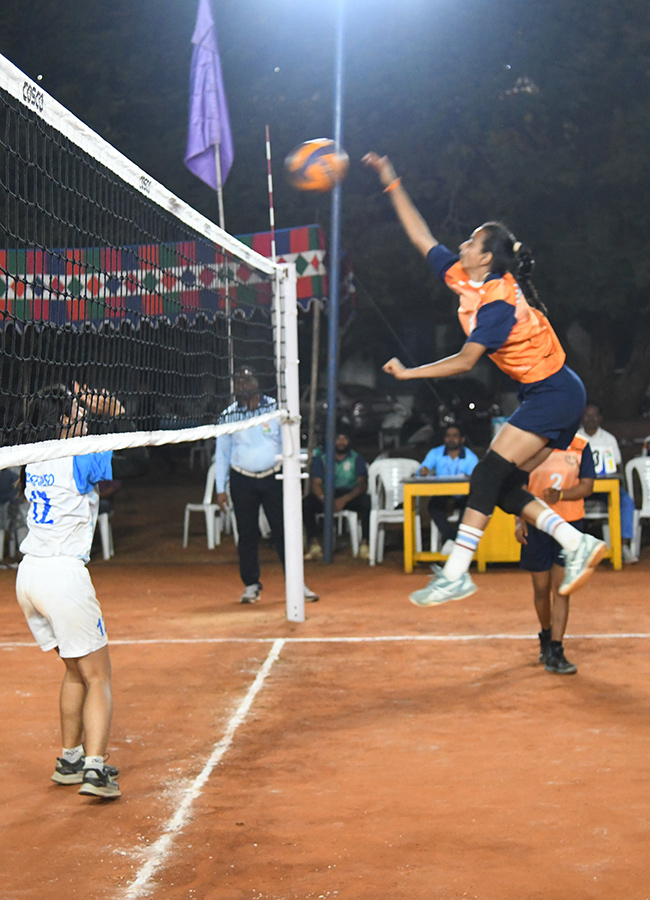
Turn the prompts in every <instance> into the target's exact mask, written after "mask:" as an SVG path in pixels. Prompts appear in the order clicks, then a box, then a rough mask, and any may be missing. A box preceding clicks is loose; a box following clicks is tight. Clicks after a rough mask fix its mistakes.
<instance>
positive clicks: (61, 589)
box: [16, 556, 108, 659]
mask: <svg viewBox="0 0 650 900" xmlns="http://www.w3.org/2000/svg"><path fill="white" fill-rule="evenodd" d="M16 596H17V597H18V603H19V604H20V607H21V609H22V611H23V612H24V614H25V618H26V619H27V624H28V625H29V627H30V630H31V632H32V634H33V635H34V638H35V639H36V643H37V644H38V645H39V647H40V648H41V650H53V649H54V648H55V647H58V648H59V655H60V656H62V657H64V658H66V659H79V658H80V657H82V656H88V654H89V653H94V652H95V650H100V649H101V648H102V647H105V646H106V644H107V643H108V637H107V636H106V628H105V627H104V618H103V616H102V610H101V607H100V605H99V601H98V600H97V597H96V596H95V589H94V587H93V583H92V581H91V580H90V575H89V573H88V569H87V568H86V566H85V565H84V563H83V561H82V560H80V559H72V558H71V557H69V556H48V557H40V556H25V558H24V559H23V560H22V562H21V563H20V565H19V566H18V575H17V578H16Z"/></svg>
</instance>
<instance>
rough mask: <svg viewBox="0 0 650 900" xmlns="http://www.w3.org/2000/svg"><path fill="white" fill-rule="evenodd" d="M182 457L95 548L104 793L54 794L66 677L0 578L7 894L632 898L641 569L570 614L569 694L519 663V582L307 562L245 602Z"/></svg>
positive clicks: (645, 711) (639, 870)
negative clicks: (107, 698)
mask: <svg viewBox="0 0 650 900" xmlns="http://www.w3.org/2000/svg"><path fill="white" fill-rule="evenodd" d="M202 479H203V473H201V472H196V471H194V472H189V471H188V469H187V463H186V461H185V460H184V459H183V458H182V457H180V456H179V461H178V467H177V469H176V471H175V472H174V473H166V472H165V470H164V469H161V467H160V465H158V466H156V467H154V472H153V474H152V475H150V476H148V477H147V478H145V479H141V480H139V481H135V482H132V483H129V484H127V485H125V488H124V490H123V491H122V494H121V495H120V496H119V500H118V503H117V508H116V512H115V516H114V522H113V526H114V536H115V546H116V556H115V558H114V559H113V560H111V561H110V562H104V561H103V560H101V559H98V560H97V561H94V562H92V563H91V573H92V577H93V581H94V583H95V586H96V589H97V593H98V596H99V597H100V600H101V602H102V605H103V608H104V614H105V618H106V622H107V626H108V631H109V636H110V638H111V655H112V659H113V670H114V693H115V707H116V711H115V719H114V725H113V734H112V739H111V743H110V752H111V762H112V763H114V764H115V765H117V766H118V767H119V768H120V771H121V775H120V779H119V780H120V785H121V787H122V791H123V796H122V798H121V799H120V800H116V801H114V802H112V803H110V802H109V803H107V802H104V803H102V802H101V801H96V800H92V799H90V798H82V797H80V796H79V795H78V794H77V792H76V788H75V787H74V786H72V787H59V786H57V785H54V784H53V783H52V782H51V781H50V780H49V778H50V775H51V773H52V771H53V764H54V760H55V757H56V755H57V754H58V752H59V751H60V744H59V732H58V714H57V696H58V686H59V683H60V678H61V676H62V671H63V667H62V665H61V663H60V661H59V660H58V659H57V658H56V656H55V655H54V654H53V653H49V654H44V653H42V652H41V651H40V650H38V648H36V646H35V645H34V644H33V643H32V640H31V636H30V635H29V633H28V631H27V628H26V625H25V624H24V621H23V619H22V615H21V613H20V610H19V609H18V606H17V604H16V602H15V597H14V579H15V573H14V572H12V571H11V570H8V571H2V572H0V626H1V631H0V679H1V683H2V697H3V703H2V730H1V736H0V784H1V785H2V800H3V812H2V832H1V834H0V873H1V874H0V879H1V887H0V896H1V897H2V900H64V898H83V900H120V898H125V900H127V898H139V897H152V898H160V900H181V898H183V900H316V898H319V900H320V898H328V900H329V898H337V900H384V898H390V900H394V898H404V900H406V898H408V900H466V898H469V900H647V898H650V847H649V844H650V840H649V834H650V653H649V651H650V603H649V599H650V557H649V556H648V550H647V549H646V550H645V552H644V556H645V559H644V560H642V562H641V563H640V564H639V565H636V566H631V567H626V568H625V570H624V571H623V572H620V573H616V572H613V571H611V569H610V568H609V566H608V564H603V565H602V566H601V567H600V569H599V570H598V572H597V573H596V575H595V577H594V578H593V579H592V581H591V583H590V584H589V586H588V587H586V588H585V589H584V590H583V591H582V592H581V593H579V594H577V595H576V597H575V599H574V601H573V604H572V606H573V608H572V612H571V620H570V628H569V631H570V637H569V638H568V640H567V641H566V651H567V656H568V657H569V658H570V659H571V660H572V661H574V662H576V664H577V665H578V668H579V672H578V674H577V675H576V676H569V677H561V676H554V675H550V674H548V673H546V672H545V671H544V670H543V667H541V666H539V665H538V664H537V642H536V638H535V632H536V631H537V627H536V622H535V618H534V614H533V608H532V599H531V590H530V584H529V577H528V576H527V575H526V574H523V573H520V572H518V571H517V570H516V569H514V568H509V567H493V568H490V569H489V570H488V572H487V574H485V575H477V576H476V582H477V584H478V585H479V587H480V593H478V594H477V595H475V596H474V597H472V598H470V599H469V600H466V601H462V602H459V603H450V604H447V605H446V606H443V607H440V608H438V609H432V610H421V609H417V608H416V607H414V606H412V605H411V604H410V603H408V602H407V600H406V596H407V594H408V593H409V591H411V590H413V589H414V588H415V587H419V586H421V585H422V583H423V582H424V579H425V577H426V570H425V569H420V570H418V571H417V572H416V573H415V574H414V575H412V576H406V575H404V574H403V573H402V571H401V562H402V560H401V555H400V551H399V549H398V546H397V544H396V543H394V544H393V549H391V551H390V552H389V553H388V555H387V558H386V560H385V562H384V563H383V564H382V565H381V566H378V567H376V568H374V569H370V568H369V567H368V565H367V563H363V562H361V561H354V560H351V559H350V558H349V553H348V551H347V549H345V548H344V549H343V550H342V551H341V552H340V553H339V554H338V555H337V560H336V563H335V564H334V565H333V566H326V565H325V564H321V563H310V564H307V568H306V571H307V576H306V579H307V583H308V584H309V586H310V587H312V588H313V589H315V590H317V591H319V592H320V593H321V595H322V597H321V601H320V602H319V603H316V604H308V605H307V608H306V613H307V620H306V622H305V623H303V624H292V623H288V622H287V621H286V618H285V608H284V598H283V582H282V576H281V571H280V568H279V565H278V564H277V563H276V562H275V561H274V559H273V555H272V553H271V551H270V550H269V549H268V548H265V549H264V551H263V559H264V561H265V564H264V573H263V580H264V593H263V599H262V602H261V603H260V604H259V605H256V606H250V607H242V606H240V605H239V604H238V603H237V602H236V601H237V598H238V596H239V593H240V590H241V586H240V582H239V578H238V574H237V568H236V564H235V553H234V548H233V545H232V543H231V539H230V538H226V539H225V541H224V544H222V546H221V548H218V549H217V550H216V551H214V552H213V553H210V552H209V551H208V550H207V549H206V547H205V538H204V537H203V535H202V533H201V532H200V530H199V526H200V519H199V517H198V516H196V517H195V518H193V534H192V537H191V540H190V547H189V548H188V549H187V550H183V549H182V546H181V535H182V512H183V507H184V504H185V502H186V501H187V500H198V499H200V496H201V493H202Z"/></svg>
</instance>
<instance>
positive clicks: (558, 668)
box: [544, 644, 578, 675]
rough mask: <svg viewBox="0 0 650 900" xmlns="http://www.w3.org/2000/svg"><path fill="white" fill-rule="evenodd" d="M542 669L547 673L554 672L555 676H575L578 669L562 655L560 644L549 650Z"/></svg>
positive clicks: (562, 650)
mask: <svg viewBox="0 0 650 900" xmlns="http://www.w3.org/2000/svg"><path fill="white" fill-rule="evenodd" d="M544 668H545V669H546V671H547V672H554V673H555V674H556V675H575V674H576V672H577V671H578V667H577V666H574V665H573V663H572V662H569V660H568V659H567V658H566V656H565V655H564V649H563V647H562V645H561V644H560V646H559V647H557V646H554V647H551V648H550V649H549V651H548V656H547V657H546V663H545V664H544Z"/></svg>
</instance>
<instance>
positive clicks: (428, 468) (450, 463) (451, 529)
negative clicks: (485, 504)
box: [417, 425, 478, 553]
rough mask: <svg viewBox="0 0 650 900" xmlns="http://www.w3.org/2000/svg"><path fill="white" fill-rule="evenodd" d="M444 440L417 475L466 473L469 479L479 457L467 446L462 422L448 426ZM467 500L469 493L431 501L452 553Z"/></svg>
mask: <svg viewBox="0 0 650 900" xmlns="http://www.w3.org/2000/svg"><path fill="white" fill-rule="evenodd" d="M443 440H444V443H443V444H441V446H440V447H434V448H433V449H432V450H429V452H428V453H427V455H426V456H425V458H424V461H423V463H422V465H421V466H420V468H419V469H418V471H417V474H418V475H422V476H426V475H435V476H436V477H437V478H449V477H455V478H457V477H458V476H459V475H465V476H466V477H467V478H469V476H470V475H471V474H472V471H473V470H474V466H475V465H476V464H477V462H478V456H477V455H476V453H473V452H472V451H471V450H470V449H469V447H466V446H465V437H464V435H463V433H462V431H461V430H460V428H459V427H458V425H448V426H447V428H446V429H445V434H444V438H443ZM466 502H467V496H466V495H458V496H455V497H431V499H430V500H429V507H428V509H429V515H430V516H431V521H432V522H433V523H434V524H435V526H436V528H437V529H438V531H439V532H440V540H441V543H442V552H443V553H447V552H448V551H449V552H451V550H450V547H449V545H448V542H451V543H453V542H454V540H455V538H456V530H457V528H458V522H459V521H460V520H461V519H462V517H463V511H464V509H465V503H466ZM455 510H458V519H457V520H456V521H455V522H450V521H449V517H450V516H451V515H453V513H454V511H455ZM445 545H447V546H445Z"/></svg>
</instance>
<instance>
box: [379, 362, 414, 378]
mask: <svg viewBox="0 0 650 900" xmlns="http://www.w3.org/2000/svg"><path fill="white" fill-rule="evenodd" d="M382 368H383V370H384V372H386V373H387V374H388V375H393V376H394V377H395V378H397V380H398V381H403V380H404V379H405V378H407V377H408V376H407V374H406V373H407V371H408V369H407V368H406V366H405V365H403V363H401V362H400V361H399V359H398V358H397V357H396V356H394V357H393V358H392V359H389V360H388V362H387V363H386V364H385V365H384V366H382Z"/></svg>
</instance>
